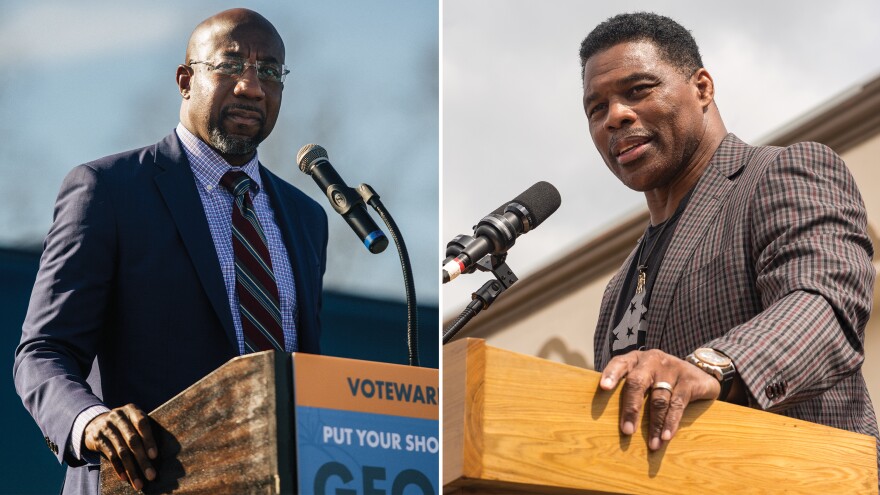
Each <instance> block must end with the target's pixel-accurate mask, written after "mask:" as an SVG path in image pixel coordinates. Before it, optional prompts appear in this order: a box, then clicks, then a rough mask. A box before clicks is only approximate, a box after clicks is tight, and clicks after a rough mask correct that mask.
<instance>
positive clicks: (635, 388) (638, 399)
mask: <svg viewBox="0 0 880 495" xmlns="http://www.w3.org/2000/svg"><path fill="white" fill-rule="evenodd" d="M652 382H653V380H652V379H651V377H650V376H647V375H644V374H641V373H630V375H629V376H627V377H626V381H625V382H624V383H623V389H622V390H621V392H620V431H622V432H623V433H624V434H625V435H632V434H633V433H635V431H636V425H637V424H639V415H640V413H641V411H642V403H643V402H644V400H645V393H646V392H647V390H648V388H649V387H650V386H651V383H652Z"/></svg>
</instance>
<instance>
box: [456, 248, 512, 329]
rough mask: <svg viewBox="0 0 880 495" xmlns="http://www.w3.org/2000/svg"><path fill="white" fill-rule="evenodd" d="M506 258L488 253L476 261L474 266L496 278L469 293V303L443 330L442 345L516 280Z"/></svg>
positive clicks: (505, 255) (505, 254)
mask: <svg viewBox="0 0 880 495" xmlns="http://www.w3.org/2000/svg"><path fill="white" fill-rule="evenodd" d="M447 254H449V253H447ZM506 258H507V253H504V254H502V255H494V254H489V255H486V256H484V257H483V259H481V260H480V261H478V262H477V264H476V266H477V268H478V269H479V270H480V271H484V272H492V274H493V275H495V276H496V277H498V278H497V279H492V280H489V281H488V282H486V283H485V284H483V286H482V287H480V288H479V289H477V291H476V292H474V293H473V294H472V295H471V298H472V301H471V303H470V304H468V305H467V307H466V308H464V311H462V312H461V314H459V315H458V318H456V319H455V321H454V322H452V324H451V325H449V327H447V328H446V330H445V331H444V332H443V344H444V345H445V344H447V343H448V342H449V341H450V340H452V339H453V338H454V337H455V335H456V334H458V332H460V331H461V329H462V328H464V326H465V325H467V324H468V322H470V321H471V319H473V317H474V316H477V314H479V313H480V311H482V310H484V309H486V308H488V307H489V306H491V305H492V303H493V302H495V299H498V296H500V295H501V293H502V292H504V291H505V290H507V289H509V288H510V286H511V285H513V284H514V282H516V281H517V280H518V279H517V278H516V275H514V273H513V271H512V270H511V269H510V267H508V266H507V263H505V259H506Z"/></svg>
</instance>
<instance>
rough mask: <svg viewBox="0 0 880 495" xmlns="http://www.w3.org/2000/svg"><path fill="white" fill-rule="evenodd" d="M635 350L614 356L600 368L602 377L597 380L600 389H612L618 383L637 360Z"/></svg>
mask: <svg viewBox="0 0 880 495" xmlns="http://www.w3.org/2000/svg"><path fill="white" fill-rule="evenodd" d="M637 354H638V353H637V352H630V353H627V354H624V355H622V356H616V357H615V358H613V359H612V360H611V361H609V362H608V365H607V366H605V369H604V370H602V378H601V379H600V380H599V386H600V387H601V388H602V390H613V389H614V387H616V386H617V384H618V383H620V380H622V379H623V378H624V377H626V375H627V373H629V371H630V370H631V369H632V368H633V367H634V366H635V364H636V363H637V362H638V357H637Z"/></svg>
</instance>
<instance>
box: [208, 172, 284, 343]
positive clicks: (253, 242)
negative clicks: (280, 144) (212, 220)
mask: <svg viewBox="0 0 880 495" xmlns="http://www.w3.org/2000/svg"><path fill="white" fill-rule="evenodd" d="M220 184H222V185H223V187H225V188H226V190H228V191H229V192H230V193H232V195H233V196H234V197H235V204H234V206H233V208H232V251H233V253H234V254H235V290H236V292H237V293H238V308H239V311H240V312H241V327H242V330H243V332H244V350H245V353H249V352H257V351H265V350H269V349H277V350H279V351H282V352H284V332H283V331H282V329H281V310H280V309H279V298H278V284H277V283H276V282H275V274H274V273H273V272H272V259H271V258H270V257H269V248H268V247H267V244H266V235H265V234H264V233H263V229H262V227H260V221H259V220H258V219H257V213H256V211H254V204H253V202H252V201H251V197H250V195H249V194H248V191H249V190H250V187H251V179H250V177H248V176H247V174H246V173H244V172H242V171H236V170H230V171H229V172H226V174H224V175H223V178H222V179H220Z"/></svg>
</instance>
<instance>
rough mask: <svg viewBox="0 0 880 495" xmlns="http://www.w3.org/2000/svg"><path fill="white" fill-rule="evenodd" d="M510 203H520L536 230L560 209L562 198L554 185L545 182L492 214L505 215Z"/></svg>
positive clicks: (539, 183)
mask: <svg viewBox="0 0 880 495" xmlns="http://www.w3.org/2000/svg"><path fill="white" fill-rule="evenodd" d="M510 203H518V204H519V205H521V206H522V207H524V208H525V209H526V211H528V212H529V216H530V217H531V218H530V220H531V228H535V227H537V226H538V225H541V223H543V222H544V220H546V219H547V217H549V216H550V215H552V214H553V213H554V212H555V211H556V210H557V209H559V205H561V204H562V197H560V196H559V191H558V190H556V188H555V187H553V184H551V183H549V182H545V181H541V182H536V183H535V184H534V185H533V186H532V187H530V188H528V189H526V190H525V191H523V192H522V194H520V195H519V196H517V197H515V198H513V200H512V201H510V202H508V203H505V204H503V205H501V206H500V207H498V209H496V210H495V211H493V212H492V214H497V215H501V214H503V213H504V211H505V210H506V209H507V205H509V204H510Z"/></svg>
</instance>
